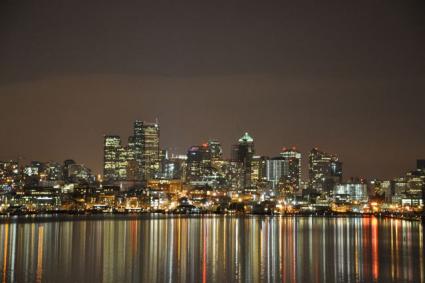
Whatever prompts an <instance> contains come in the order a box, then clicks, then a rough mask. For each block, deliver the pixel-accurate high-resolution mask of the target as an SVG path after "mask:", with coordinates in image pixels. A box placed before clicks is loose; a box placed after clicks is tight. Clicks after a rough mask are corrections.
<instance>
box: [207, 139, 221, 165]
mask: <svg viewBox="0 0 425 283" xmlns="http://www.w3.org/2000/svg"><path fill="white" fill-rule="evenodd" d="M208 148H209V149H210V152H211V161H212V162H215V161H220V160H222V159H223V148H222V147H221V143H220V142H219V141H217V140H210V141H208Z"/></svg>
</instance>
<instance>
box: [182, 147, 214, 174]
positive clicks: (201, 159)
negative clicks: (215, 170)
mask: <svg viewBox="0 0 425 283" xmlns="http://www.w3.org/2000/svg"><path fill="white" fill-rule="evenodd" d="M210 173H211V151H210V148H209V146H208V144H203V145H201V146H192V147H190V148H189V150H188V151H187V169H186V182H194V181H200V180H201V179H202V177H204V176H207V175H209V174H210Z"/></svg>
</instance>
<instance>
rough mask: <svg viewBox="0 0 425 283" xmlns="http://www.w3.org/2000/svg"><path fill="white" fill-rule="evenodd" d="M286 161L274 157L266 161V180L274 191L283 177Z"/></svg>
mask: <svg viewBox="0 0 425 283" xmlns="http://www.w3.org/2000/svg"><path fill="white" fill-rule="evenodd" d="M284 167H285V165H284V159H283V158H282V157H280V156H279V157H274V158H271V159H269V160H267V161H266V180H267V181H268V182H270V184H271V185H272V189H276V188H277V186H278V184H279V182H280V180H281V179H282V176H283V170H284Z"/></svg>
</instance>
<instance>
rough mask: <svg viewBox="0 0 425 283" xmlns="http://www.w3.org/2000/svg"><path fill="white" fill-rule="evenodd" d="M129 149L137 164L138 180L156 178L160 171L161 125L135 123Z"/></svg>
mask: <svg viewBox="0 0 425 283" xmlns="http://www.w3.org/2000/svg"><path fill="white" fill-rule="evenodd" d="M129 148H130V150H131V151H132V152H133V157H134V160H135V163H136V164H137V170H136V172H137V173H136V175H137V179H139V180H148V179H151V178H154V177H155V175H156V174H157V173H158V172H159V170H160V148H159V124H158V123H147V122H142V121H139V120H137V121H135V122H134V133H133V136H131V137H130V138H129Z"/></svg>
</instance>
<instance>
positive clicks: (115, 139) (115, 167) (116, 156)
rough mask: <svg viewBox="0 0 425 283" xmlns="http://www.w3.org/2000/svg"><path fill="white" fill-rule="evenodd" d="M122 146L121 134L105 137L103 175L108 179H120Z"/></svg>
mask: <svg viewBox="0 0 425 283" xmlns="http://www.w3.org/2000/svg"><path fill="white" fill-rule="evenodd" d="M120 148H121V138H120V137H119V136H115V135H114V136H112V135H107V136H105V137H104V143H103V176H104V179H105V180H107V181H115V180H118V179H119V176H120V173H119V170H120ZM68 170H69V169H68Z"/></svg>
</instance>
